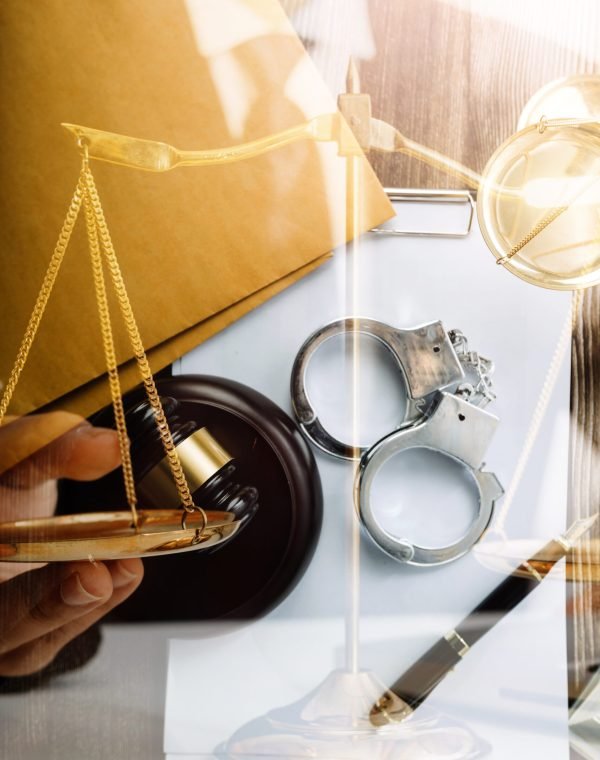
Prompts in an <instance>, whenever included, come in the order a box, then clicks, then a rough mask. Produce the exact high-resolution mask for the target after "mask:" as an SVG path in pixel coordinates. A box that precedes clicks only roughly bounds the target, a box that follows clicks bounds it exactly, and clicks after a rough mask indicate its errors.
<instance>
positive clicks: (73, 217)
mask: <svg viewBox="0 0 600 760" xmlns="http://www.w3.org/2000/svg"><path fill="white" fill-rule="evenodd" d="M81 147H82V159H83V160H82V167H81V173H80V175H79V179H78V182H77V186H76V188H75V192H74V194H73V197H72V199H71V203H70V205H69V209H68V211H67V215H66V218H65V220H64V222H63V226H62V228H61V231H60V234H59V237H58V241H57V243H56V246H55V248H54V251H53V254H52V256H51V258H50V262H49V264H48V267H47V269H46V273H45V275H44V279H43V281H42V285H41V287H40V290H39V293H38V296H37V299H36V302H35V305H34V307H33V311H32V313H31V316H30V318H29V322H28V324H27V328H26V330H25V334H24V336H23V339H22V341H21V344H20V346H19V350H18V352H17V357H16V359H15V363H14V365H13V368H12V370H11V373H10V375H9V378H8V381H7V383H6V386H5V387H4V389H3V392H2V396H1V398H0V425H1V424H2V422H3V421H4V417H5V415H6V412H7V409H8V407H9V405H10V402H11V399H12V396H13V393H14V390H15V387H16V385H17V383H18V381H19V378H20V375H21V372H22V370H23V368H24V366H25V363H26V361H27V358H28V356H29V353H30V349H31V346H32V344H33V341H34V339H35V337H36V334H37V331H38V328H39V326H40V322H41V320H42V317H43V315H44V313H45V311H46V307H47V304H48V300H49V298H50V295H51V293H52V291H53V288H54V285H55V282H56V279H57V276H58V273H59V270H60V267H61V264H62V262H63V259H64V256H65V253H66V250H67V248H68V246H69V242H70V240H71V236H72V233H73V230H74V228H75V224H76V222H77V219H78V217H79V212H80V211H81V206H82V204H83V205H84V206H85V219H86V228H87V235H88V244H89V249H90V256H91V260H92V272H93V277H94V285H95V291H96V301H97V306H98V314H99V318H100V328H101V333H102V341H103V348H104V355H105V359H106V366H107V372H108V381H109V387H110V391H111V397H112V402H113V409H114V415H115V424H116V427H117V434H118V438H119V447H120V451H121V460H122V469H123V478H124V482H125V491H126V495H127V501H128V503H129V506H130V509H131V512H132V518H133V525H134V527H136V528H137V511H136V505H137V497H136V493H135V481H134V476H133V467H132V463H131V455H130V451H129V440H128V437H127V428H126V423H125V412H124V408H123V399H122V394H121V386H120V382H119V374H118V365H117V361H116V354H115V347H114V339H113V332H112V325H111V320H110V311H109V306H108V297H107V292H106V282H105V278H104V272H103V262H102V254H104V257H105V260H106V264H107V266H108V269H109V272H110V276H111V280H112V283H113V286H114V289H115V292H116V295H117V300H118V302H119V307H120V310H121V314H122V317H123V320H124V322H125V327H126V329H127V332H128V335H129V339H130V342H131V346H132V349H133V352H134V355H135V359H136V361H137V364H138V368H139V371H140V375H141V377H142V382H143V385H144V388H145V391H146V395H147V397H148V401H149V403H150V406H151V408H152V410H153V413H154V417H155V421H156V425H157V428H158V431H159V434H160V437H161V441H162V444H163V448H164V450H165V455H166V458H167V461H168V464H169V467H170V470H171V474H172V477H173V480H174V481H175V486H176V488H177V492H178V494H179V498H180V500H181V504H182V507H183V516H182V521H181V525H182V528H183V529H185V528H186V517H187V514H188V513H190V512H194V511H197V512H199V513H200V514H201V516H202V527H200V528H196V529H195V536H196V540H197V539H198V538H199V536H200V534H201V533H202V531H204V528H205V527H206V525H207V521H208V520H207V516H206V513H205V511H204V510H203V509H202V508H201V507H198V506H197V505H195V504H194V501H193V499H192V495H191V493H190V489H189V485H188V483H187V479H186V477H185V473H184V472H183V468H182V466H181V462H180V460H179V455H178V453H177V450H176V448H175V445H174V442H173V438H172V436H171V431H170V430H169V425H168V422H167V419H166V416H165V413H164V410H163V408H162V404H161V401H160V397H159V395H158V391H157V389H156V384H155V382H154V378H153V376H152V371H151V369H150V365H149V362H148V358H147V356H146V352H145V350H144V346H143V344H142V340H141V337H140V333H139V330H138V327H137V323H136V321H135V317H134V315H133V310H132V307H131V303H130V301H129V297H128V295H127V290H126V287H125V283H124V280H123V276H122V273H121V269H120V266H119V263H118V260H117V256H116V253H115V250H114V247H113V244H112V240H111V237H110V233H109V231H108V226H107V224H106V220H105V218H104V212H103V210H102V205H101V202H100V198H99V196H98V192H97V190H96V186H95V182H94V178H93V175H92V172H91V169H90V167H89V160H88V154H87V149H86V147H85V146H84V145H82V146H81Z"/></svg>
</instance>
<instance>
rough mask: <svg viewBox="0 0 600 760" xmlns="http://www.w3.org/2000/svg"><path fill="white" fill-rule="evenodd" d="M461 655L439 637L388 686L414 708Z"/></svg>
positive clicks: (458, 660) (425, 697)
mask: <svg viewBox="0 0 600 760" xmlns="http://www.w3.org/2000/svg"><path fill="white" fill-rule="evenodd" d="M460 660H461V655H460V654H459V653H458V651H457V650H456V649H455V648H454V647H453V646H452V645H451V644H450V642H449V641H447V640H446V639H440V640H439V641H437V642H436V643H435V644H434V645H433V646H432V647H431V648H430V649H428V650H427V652H425V654H424V655H422V656H421V657H419V659H418V660H417V661H416V662H415V663H414V664H413V665H411V666H410V668H409V669H408V670H407V671H405V672H404V673H403V674H402V675H401V676H400V678H399V679H398V680H397V681H396V682H395V683H394V684H393V686H392V687H391V688H390V691H392V692H393V693H394V694H396V696H398V697H400V699H401V700H403V701H404V702H406V704H407V705H408V706H409V707H411V708H412V709H413V710H415V709H416V708H417V707H418V706H419V705H420V704H421V702H423V701H424V700H425V699H427V697H428V696H429V694H430V693H431V692H432V691H433V690H434V689H435V687H436V686H437V685H438V684H439V683H440V681H441V680H442V679H443V678H444V677H445V676H446V675H447V674H448V673H449V671H451V670H452V668H453V667H454V666H455V665H456V663H457V662H460Z"/></svg>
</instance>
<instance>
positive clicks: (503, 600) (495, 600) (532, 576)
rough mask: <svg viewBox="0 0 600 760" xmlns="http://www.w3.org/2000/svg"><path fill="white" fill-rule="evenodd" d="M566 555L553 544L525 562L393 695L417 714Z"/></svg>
mask: <svg viewBox="0 0 600 760" xmlns="http://www.w3.org/2000/svg"><path fill="white" fill-rule="evenodd" d="M566 553H567V549H566V548H565V546H564V545H563V544H561V543H560V542H558V541H550V543H548V544H546V546H544V547H543V549H541V550H540V551H539V552H537V553H536V554H535V555H534V556H533V557H531V558H530V559H529V560H527V561H525V562H523V563H522V564H521V565H520V566H519V568H518V570H519V571H520V574H519V575H517V574H515V575H509V576H508V577H507V578H505V579H504V580H503V581H502V582H501V583H500V584H499V585H498V586H496V588H495V589H494V590H493V591H492V592H491V593H489V594H488V595H487V596H486V597H485V599H484V600H483V601H482V602H480V603H479V604H478V605H477V607H475V609H474V610H473V611H472V612H470V613H469V615H467V617H466V618H464V620H462V621H461V622H460V623H459V625H457V626H456V628H455V629H454V630H453V631H450V632H449V633H447V634H446V636H445V637H444V638H443V639H440V640H439V641H437V642H436V643H435V644H434V645H433V646H432V647H431V648H430V649H428V650H427V652H425V654H423V655H422V656H421V657H420V658H419V659H418V660H417V661H416V662H415V663H414V664H413V665H411V667H410V668H409V669H408V670H407V671H405V672H404V673H403V674H402V675H401V676H400V678H399V679H398V680H397V681H396V682H395V683H394V684H393V686H392V687H391V688H390V691H391V692H393V693H394V694H395V695H396V696H397V697H399V698H400V699H401V700H403V701H404V702H405V703H406V704H407V705H408V706H409V707H411V708H412V709H413V710H414V709H416V708H417V707H418V706H419V705H420V704H421V703H422V702H423V701H424V700H425V699H427V697H428V696H429V695H430V694H431V692H432V691H433V690H434V689H435V687H436V686H437V685H438V684H439V683H440V681H442V679H443V678H445V677H446V675H448V673H449V672H450V671H451V670H452V669H453V668H454V666H455V665H456V664H457V663H458V662H460V660H461V659H462V658H463V657H464V656H465V654H466V653H467V652H468V650H469V648H470V647H471V646H473V644H475V643H476V642H477V641H479V639H480V638H481V637H482V636H484V635H485V634H486V633H487V632H488V631H490V630H491V629H492V628H493V627H494V625H495V624H496V623H497V622H498V621H499V620H500V619H501V618H503V617H504V616H505V615H507V614H508V613H509V612H511V610H513V609H514V608H515V607H516V606H517V605H518V604H519V603H520V602H522V601H523V599H525V597H526V596H528V595H529V594H530V593H531V592H532V591H533V590H534V589H535V588H537V586H538V585H539V584H540V582H541V581H543V579H544V578H545V577H546V575H547V574H548V573H549V572H550V570H551V569H552V568H553V567H554V565H555V564H556V562H558V560H559V559H561V558H562V557H564V556H565V554H566ZM523 576H525V577H523Z"/></svg>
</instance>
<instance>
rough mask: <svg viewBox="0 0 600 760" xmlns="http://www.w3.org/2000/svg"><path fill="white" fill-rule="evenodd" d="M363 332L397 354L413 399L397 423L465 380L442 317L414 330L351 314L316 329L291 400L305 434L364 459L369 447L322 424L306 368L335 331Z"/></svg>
mask: <svg viewBox="0 0 600 760" xmlns="http://www.w3.org/2000/svg"><path fill="white" fill-rule="evenodd" d="M348 333H349V334H357V333H360V334H363V335H369V336H371V337H372V338H375V339H376V340H378V341H379V342H380V343H382V344H383V346H385V348H386V349H387V350H388V351H389V352H390V353H391V354H392V356H393V358H394V359H395V361H396V363H397V365H398V368H399V369H400V372H401V373H402V376H403V378H404V383H405V386H406V393H407V397H408V404H407V406H406V412H405V415H404V419H402V420H398V422H397V425H396V428H400V427H403V426H405V425H408V424H412V423H414V422H415V421H416V420H418V419H420V418H421V417H422V416H423V413H424V406H426V400H427V399H428V398H429V397H430V396H432V394H434V393H435V392H436V391H439V390H440V389H443V388H447V387H449V386H451V385H455V384H457V383H460V382H461V381H462V380H464V379H465V373H464V371H463V369H462V366H461V363H460V361H459V359H458V356H457V354H456V351H455V350H454V347H453V345H452V342H451V340H450V337H449V335H448V333H447V332H446V331H445V330H444V328H443V326H442V323H441V322H439V321H438V322H430V323H428V324H425V325H421V326H419V327H414V328H412V329H409V330H402V329H397V328H394V327H391V326H390V325H387V324H384V323H383V322H377V321H376V320H374V319H366V318H362V317H356V318H353V317H346V318H345V319H339V320H337V321H335V322H331V323H330V324H328V325H325V326H324V327H321V328H320V329H318V330H316V331H315V332H314V333H313V334H312V335H310V336H309V337H308V338H307V339H306V341H305V342H304V343H303V344H302V346H301V347H300V350H299V351H298V354H297V356H296V360H295V362H294V366H293V368H292V378H291V396H292V405H293V408H294V413H295V415H296V419H297V420H298V422H299V424H300V427H301V429H302V431H303V433H304V434H305V436H306V437H307V438H308V439H309V440H311V441H312V442H313V443H314V444H315V446H317V447H318V448H320V449H321V450H322V451H325V452H327V453H328V454H331V455H332V456H335V457H338V458H340V459H359V458H360V456H361V455H362V454H364V453H365V451H367V448H368V447H367V446H362V447H361V446H353V445H351V444H347V443H343V442H342V441H339V440H338V439H337V438H335V437H334V436H333V435H331V434H330V433H329V432H328V431H327V430H325V428H324V427H323V425H322V424H321V422H320V420H319V418H318V416H317V413H316V411H315V409H314V408H313V406H312V404H311V402H310V399H309V397H308V393H307V391H306V372H307V369H308V364H309V362H310V359H311V358H312V356H313V354H314V353H315V351H316V350H317V349H318V348H319V347H320V346H321V345H322V344H323V343H325V341H327V340H330V339H331V338H333V337H335V336H336V335H345V334H348Z"/></svg>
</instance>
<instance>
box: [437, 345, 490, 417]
mask: <svg viewBox="0 0 600 760" xmlns="http://www.w3.org/2000/svg"><path fill="white" fill-rule="evenodd" d="M448 337H449V338H450V342H451V343H452V347H453V348H454V350H455V351H456V355H457V356H458V360H459V361H460V363H461V364H462V365H463V367H465V368H466V370H467V374H470V375H472V376H473V375H474V382H468V381H467V382H464V383H461V384H460V385H459V386H458V388H457V389H456V391H455V394H456V395H457V396H460V397H461V398H464V399H465V400H466V401H468V402H469V403H470V404H473V406H478V407H484V406H487V404H489V403H490V401H493V400H494V399H495V398H496V394H495V393H494V390H493V381H492V375H493V373H494V362H493V361H492V360H491V359H487V358H486V357H484V356H481V355H480V354H478V353H477V352H476V351H470V350H469V342H468V340H467V337H466V336H465V334H464V333H463V332H462V331H461V330H449V331H448Z"/></svg>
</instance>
